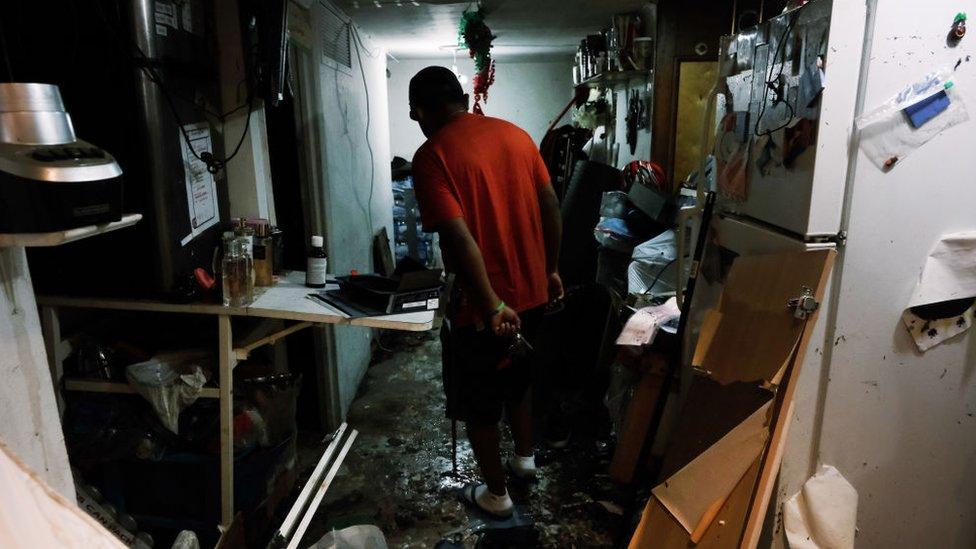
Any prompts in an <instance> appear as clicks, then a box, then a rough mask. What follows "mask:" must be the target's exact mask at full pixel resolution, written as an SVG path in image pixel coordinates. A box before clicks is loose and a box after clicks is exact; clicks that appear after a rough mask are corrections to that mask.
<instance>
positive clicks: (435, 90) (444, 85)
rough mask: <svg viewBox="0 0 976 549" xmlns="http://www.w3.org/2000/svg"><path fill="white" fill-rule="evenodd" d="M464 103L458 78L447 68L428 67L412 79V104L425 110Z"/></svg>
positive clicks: (462, 91)
mask: <svg viewBox="0 0 976 549" xmlns="http://www.w3.org/2000/svg"><path fill="white" fill-rule="evenodd" d="M460 103H464V90H463V89H462V88H461V83H460V82H458V79H457V76H456V75H455V74H454V73H453V72H452V71H451V70H450V69H448V68H446V67H437V66H432V67H427V68H425V69H422V70H421V71H420V72H418V73H417V74H415V75H414V77H413V78H411V79H410V104H411V105H412V106H416V107H421V108H424V109H433V108H437V107H442V106H445V105H456V104H460Z"/></svg>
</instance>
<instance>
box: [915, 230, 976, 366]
mask: <svg viewBox="0 0 976 549" xmlns="http://www.w3.org/2000/svg"><path fill="white" fill-rule="evenodd" d="M974 314H976V231H970V232H960V233H954V234H950V235H947V236H945V237H943V238H942V240H940V241H939V243H938V244H936V246H935V248H934V249H933V250H932V252H931V253H930V254H929V257H928V259H927V260H926V262H925V267H924V268H923V270H922V276H921V279H920V280H919V282H918V285H917V286H916V287H915V292H914V293H913V294H912V298H911V300H909V302H908V308H907V309H906V310H905V312H904V313H903V314H902V321H903V322H904V323H905V327H906V328H908V331H909V333H910V334H911V335H912V339H914V340H915V345H916V346H917V347H918V349H919V350H920V351H923V352H924V351H927V350H929V349H931V348H932V347H934V346H936V345H938V344H939V343H942V342H943V341H946V340H947V339H950V338H952V337H955V336H957V335H959V334H961V333H963V332H965V331H966V330H968V329H969V328H970V327H971V326H972V325H973V317H974Z"/></svg>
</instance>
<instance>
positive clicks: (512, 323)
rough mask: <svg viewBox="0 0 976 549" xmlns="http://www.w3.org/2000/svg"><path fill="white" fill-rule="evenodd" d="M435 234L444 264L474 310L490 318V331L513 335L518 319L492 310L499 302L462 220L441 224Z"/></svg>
mask: <svg viewBox="0 0 976 549" xmlns="http://www.w3.org/2000/svg"><path fill="white" fill-rule="evenodd" d="M437 233H438V234H439V235H440V244H441V249H442V250H443V251H444V256H445V260H446V261H447V262H448V265H450V267H451V268H452V270H453V271H454V273H455V274H456V275H457V277H458V281H459V282H460V283H461V285H462V287H464V289H465V290H467V292H468V298H469V299H470V300H471V304H472V305H473V306H474V307H475V310H476V311H478V312H479V313H480V314H481V315H482V317H487V316H489V315H491V319H492V321H491V327H492V328H493V329H494V330H495V331H496V332H497V333H500V334H503V335H513V334H514V332H515V331H516V330H518V328H519V324H520V323H519V319H518V315H517V314H516V313H515V311H513V310H511V309H510V308H508V307H504V309H503V310H501V311H497V310H496V309H497V307H498V306H499V304H500V303H501V302H502V301H501V299H499V297H498V294H496V293H495V290H494V289H493V288H492V287H491V282H490V281H489V279H488V270H487V269H486V268H485V259H484V257H483V256H482V255H481V250H480V249H479V248H478V243H477V242H475V241H474V237H472V236H471V232H470V231H469V230H468V226H467V224H466V223H465V222H464V219H461V218H455V219H450V220H448V221H444V222H443V223H441V224H440V225H438V227H437Z"/></svg>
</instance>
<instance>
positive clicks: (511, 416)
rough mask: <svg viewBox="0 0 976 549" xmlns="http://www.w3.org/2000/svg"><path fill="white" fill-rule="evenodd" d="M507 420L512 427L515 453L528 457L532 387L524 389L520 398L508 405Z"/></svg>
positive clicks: (529, 450) (529, 453) (531, 453)
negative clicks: (523, 393)
mask: <svg viewBox="0 0 976 549" xmlns="http://www.w3.org/2000/svg"><path fill="white" fill-rule="evenodd" d="M508 421H509V423H510V424H511V427H512V441H513V442H514V443H515V454H516V455H518V456H522V457H530V456H532V455H533V454H534V453H535V452H534V451H533V448H532V388H531V387H529V388H528V389H527V390H526V391H525V395H524V396H523V397H522V400H520V401H518V402H516V403H514V404H509V405H508Z"/></svg>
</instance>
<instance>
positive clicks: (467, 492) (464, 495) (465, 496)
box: [458, 483, 513, 520]
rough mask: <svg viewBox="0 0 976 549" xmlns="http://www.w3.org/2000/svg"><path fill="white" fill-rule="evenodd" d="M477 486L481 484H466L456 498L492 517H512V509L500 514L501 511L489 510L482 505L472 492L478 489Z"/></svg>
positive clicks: (498, 518) (500, 518)
mask: <svg viewBox="0 0 976 549" xmlns="http://www.w3.org/2000/svg"><path fill="white" fill-rule="evenodd" d="M479 486H482V485H481V484H477V483H471V484H466V485H465V486H464V488H461V491H460V492H459V493H458V498H459V499H460V500H461V502H462V503H465V504H467V505H468V506H470V507H474V508H475V509H477V510H479V511H481V512H482V513H484V514H486V515H488V516H490V517H492V518H494V519H497V520H508V519H510V518H512V513H513V510H512V509H509V511H508V513H507V514H502V513H496V512H494V511H489V510H488V509H485V508H484V507H482V506H481V505H480V504H479V503H478V500H477V499H476V498H475V496H474V492H475V490H477V489H478V487H479Z"/></svg>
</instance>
